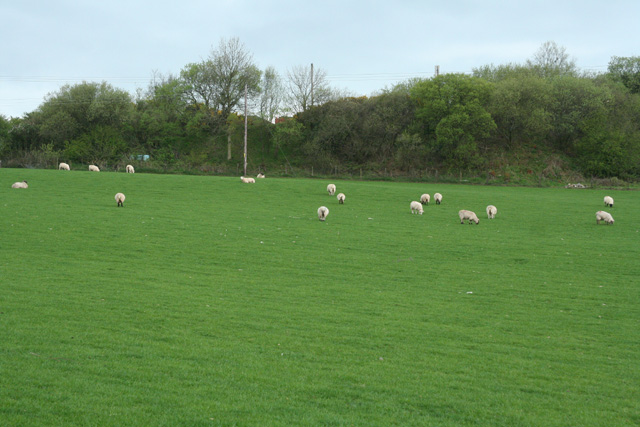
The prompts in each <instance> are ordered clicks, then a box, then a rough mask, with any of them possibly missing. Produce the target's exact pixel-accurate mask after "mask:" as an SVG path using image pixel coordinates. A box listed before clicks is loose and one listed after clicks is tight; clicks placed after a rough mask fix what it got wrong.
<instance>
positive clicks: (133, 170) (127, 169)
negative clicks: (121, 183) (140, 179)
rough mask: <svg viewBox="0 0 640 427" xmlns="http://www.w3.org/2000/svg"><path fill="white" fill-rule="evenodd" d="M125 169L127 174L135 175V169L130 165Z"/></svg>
mask: <svg viewBox="0 0 640 427" xmlns="http://www.w3.org/2000/svg"><path fill="white" fill-rule="evenodd" d="M125 169H126V171H127V173H136V171H135V169H134V168H133V166H131V165H127V167H126V168H125Z"/></svg>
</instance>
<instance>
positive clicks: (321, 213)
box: [318, 206, 329, 221]
mask: <svg viewBox="0 0 640 427" xmlns="http://www.w3.org/2000/svg"><path fill="white" fill-rule="evenodd" d="M327 215H329V209H327V207H326V206H320V207H319V208H318V219H319V220H320V221H324V220H325V219H326V218H327Z"/></svg>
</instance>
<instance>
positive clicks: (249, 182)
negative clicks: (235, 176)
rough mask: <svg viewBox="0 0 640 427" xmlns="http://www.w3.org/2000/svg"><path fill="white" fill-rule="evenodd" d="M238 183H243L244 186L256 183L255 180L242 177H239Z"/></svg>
mask: <svg viewBox="0 0 640 427" xmlns="http://www.w3.org/2000/svg"><path fill="white" fill-rule="evenodd" d="M240 181H242V182H244V183H245V184H255V183H256V180H255V179H253V178H249V177H247V178H245V177H244V176H241V177H240Z"/></svg>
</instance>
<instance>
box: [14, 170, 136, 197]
mask: <svg viewBox="0 0 640 427" xmlns="http://www.w3.org/2000/svg"><path fill="white" fill-rule="evenodd" d="M58 170H62V171H70V170H71V167H70V166H69V164H68V163H64V162H61V163H60V164H59V165H58ZM125 170H126V171H127V173H135V170H134V169H133V166H131V165H127V167H126V168H125ZM89 171H91V172H100V168H99V167H98V166H96V165H89ZM11 188H29V185H28V184H27V181H19V182H14V183H13V184H12V185H11ZM115 199H116V203H117V204H116V206H117V207H124V199H125V196H124V194H122V193H117V194H116V196H115Z"/></svg>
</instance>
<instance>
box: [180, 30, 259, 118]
mask: <svg viewBox="0 0 640 427" xmlns="http://www.w3.org/2000/svg"><path fill="white" fill-rule="evenodd" d="M180 77H181V78H182V80H183V82H184V83H185V94H186V95H187V96H188V97H189V99H190V100H191V102H192V103H193V104H194V105H198V104H202V105H203V106H204V107H205V108H206V109H213V110H216V111H219V112H220V117H221V120H222V122H224V121H226V119H227V117H228V116H229V114H231V112H232V111H233V110H234V109H236V108H237V107H238V106H239V105H240V101H241V100H243V99H244V94H245V85H246V87H247V91H248V96H249V97H255V96H256V95H258V94H259V93H260V70H259V69H258V68H257V67H256V66H255V65H254V63H253V56H252V55H251V54H250V53H249V52H248V51H247V50H246V48H245V47H244V45H243V44H242V43H241V42H240V40H239V39H238V38H232V39H230V40H229V41H226V40H225V39H222V40H221V41H220V44H219V45H218V49H217V50H212V51H211V53H210V54H209V57H208V58H207V59H206V60H204V61H202V62H199V63H192V64H188V65H187V66H186V67H185V68H183V69H182V71H181V72H180Z"/></svg>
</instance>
